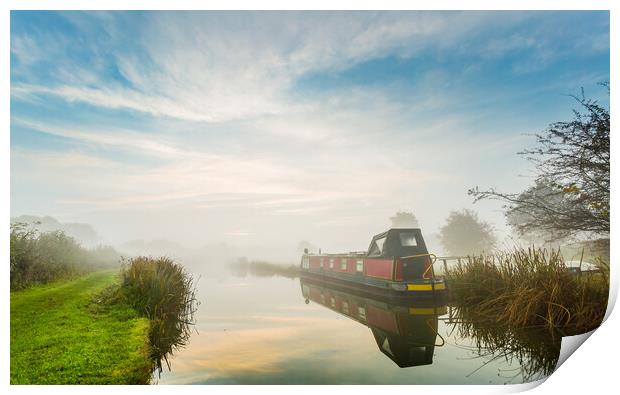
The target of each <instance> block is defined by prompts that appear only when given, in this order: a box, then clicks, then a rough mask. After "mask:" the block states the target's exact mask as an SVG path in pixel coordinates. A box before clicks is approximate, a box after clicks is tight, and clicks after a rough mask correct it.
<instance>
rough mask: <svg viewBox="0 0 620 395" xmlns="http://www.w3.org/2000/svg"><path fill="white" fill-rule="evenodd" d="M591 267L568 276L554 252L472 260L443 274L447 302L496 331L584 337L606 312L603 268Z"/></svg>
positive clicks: (606, 287) (528, 251) (517, 252)
mask: <svg viewBox="0 0 620 395" xmlns="http://www.w3.org/2000/svg"><path fill="white" fill-rule="evenodd" d="M597 267H598V270H597V271H596V272H593V273H592V272H587V273H574V272H571V271H569V270H567V268H566V266H565V264H564V260H563V257H562V254H561V252H560V250H545V249H540V248H538V249H536V248H529V249H519V248H516V249H514V250H513V251H510V252H507V253H496V254H495V255H486V256H484V255H480V256H472V257H468V258H467V259H465V261H464V262H461V263H459V264H457V265H456V266H455V267H454V268H452V269H450V270H449V271H448V275H447V278H448V284H449V292H450V300H451V303H453V304H454V305H455V306H456V307H458V308H460V309H462V310H466V311H467V312H468V313H469V314H473V315H475V316H476V317H478V318H479V319H484V320H486V321H487V322H491V323H494V324H496V325H498V326H504V327H512V328H529V327H546V328H547V329H549V330H553V331H556V330H557V331H560V333H562V334H563V335H573V334H578V333H584V332H587V331H590V330H593V329H595V328H596V327H598V326H599V325H600V324H601V322H602V321H603V318H604V316H605V311H606V309H607V298H608V293H609V265H608V264H607V263H606V262H604V261H602V260H598V261H597Z"/></svg>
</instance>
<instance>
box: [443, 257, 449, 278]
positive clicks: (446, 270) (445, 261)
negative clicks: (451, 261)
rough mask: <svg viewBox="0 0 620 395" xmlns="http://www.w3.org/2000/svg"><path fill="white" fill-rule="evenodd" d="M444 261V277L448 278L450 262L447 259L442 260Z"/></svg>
mask: <svg viewBox="0 0 620 395" xmlns="http://www.w3.org/2000/svg"><path fill="white" fill-rule="evenodd" d="M442 260H443V275H444V276H447V275H448V260H447V259H442Z"/></svg>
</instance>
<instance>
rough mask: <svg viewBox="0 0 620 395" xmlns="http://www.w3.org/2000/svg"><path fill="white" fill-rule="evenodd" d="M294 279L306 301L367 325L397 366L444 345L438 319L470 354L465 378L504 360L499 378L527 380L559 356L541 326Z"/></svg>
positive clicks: (419, 361)
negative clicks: (511, 324) (509, 324)
mask: <svg viewBox="0 0 620 395" xmlns="http://www.w3.org/2000/svg"><path fill="white" fill-rule="evenodd" d="M300 284H301V290H302V295H303V297H304V298H305V300H306V303H309V302H310V301H312V302H314V303H317V304H319V305H321V306H324V307H327V308H328V309H330V310H332V311H335V312H337V313H340V314H342V315H344V316H346V317H347V318H350V319H352V320H354V321H357V322H359V323H361V324H363V325H365V326H367V327H368V328H370V330H371V332H372V334H373V336H374V339H375V342H376V344H377V347H378V348H379V351H381V352H382V353H383V354H384V355H386V356H387V357H388V358H390V359H391V360H392V361H394V363H395V364H396V365H398V366H399V367H401V368H406V367H413V366H421V365H430V364H432V363H433V356H434V354H435V348H436V347H442V346H444V345H445V344H446V340H445V338H444V336H442V335H441V334H440V333H439V330H438V328H439V325H438V323H439V322H440V321H443V323H444V325H445V329H446V332H447V333H445V335H446V337H449V338H452V339H454V344H453V346H456V347H458V348H461V349H464V350H467V351H470V352H471V354H472V355H473V356H472V357H471V358H463V359H462V360H463V361H467V360H469V362H463V363H469V364H471V365H473V366H475V367H474V368H473V369H472V370H471V371H470V372H469V373H468V374H467V375H466V377H470V376H472V375H474V374H476V373H477V372H478V371H479V370H480V369H482V368H484V367H485V366H487V365H489V364H493V363H498V362H499V363H501V362H505V363H506V364H507V365H508V366H507V367H506V368H498V369H497V370H498V376H499V377H501V378H504V379H506V381H505V383H509V382H512V381H513V380H516V379H517V378H519V381H521V382H527V381H532V380H536V379H539V378H543V377H546V376H548V375H550V374H551V373H553V371H554V370H555V367H556V364H557V361H558V358H559V354H560V346H561V336H559V335H558V334H553V333H549V332H548V331H546V330H545V329H544V328H529V329H521V330H515V329H511V328H506V327H502V326H499V325H497V323H490V322H488V320H485V319H483V318H482V317H475V316H473V315H471V314H470V313H469V312H468V311H467V310H464V309H457V308H453V307H448V306H446V305H439V304H429V303H432V302H425V303H426V304H421V302H419V301H415V300H411V301H408V302H407V301H402V302H395V301H393V300H389V299H387V300H381V299H379V298H377V297H376V296H373V295H368V294H365V293H363V292H362V291H360V292H355V291H351V290H350V289H342V288H339V287H337V286H334V285H332V284H328V283H324V282H320V281H316V280H311V279H306V278H301V279H300ZM461 340H462V341H461ZM475 361H479V362H475ZM449 381H450V380H449V379H448V378H447V380H446V382H449Z"/></svg>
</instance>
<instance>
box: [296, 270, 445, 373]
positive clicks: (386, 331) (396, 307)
mask: <svg viewBox="0 0 620 395" xmlns="http://www.w3.org/2000/svg"><path fill="white" fill-rule="evenodd" d="M300 284H301V292H302V295H303V297H304V298H305V299H306V303H310V301H312V302H314V303H318V304H320V305H322V306H325V307H327V308H329V309H330V310H333V311H335V312H337V313H340V314H343V315H345V316H346V317H348V318H350V319H352V320H355V321H357V322H359V323H361V324H363V325H366V326H367V327H369V328H370V330H371V331H372V334H373V336H374V338H375V341H376V342H377V346H378V347H379V350H380V351H381V352H382V353H383V354H385V355H386V356H387V357H388V358H390V359H391V360H392V361H394V363H396V365H398V366H400V367H401V368H406V367H412V366H420V365H430V364H432V363H433V353H434V350H435V347H441V346H443V345H444V343H445V341H444V339H443V338H442V337H441V335H439V334H438V332H437V324H438V316H440V315H443V314H445V313H446V311H447V307H446V306H445V304H442V305H438V304H432V302H426V304H424V305H420V304H416V303H414V302H412V301H409V302H406V301H403V302H393V301H390V300H381V299H379V298H378V297H377V296H370V295H368V294H364V293H362V292H359V293H358V292H355V291H352V290H350V289H346V290H345V289H343V288H339V287H337V286H335V285H333V284H328V283H324V282H320V281H316V280H311V279H307V278H301V279H300ZM354 292H355V293H354ZM395 303H397V304H395Z"/></svg>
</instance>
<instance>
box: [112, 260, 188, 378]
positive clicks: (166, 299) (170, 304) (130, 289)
mask: <svg viewBox="0 0 620 395" xmlns="http://www.w3.org/2000/svg"><path fill="white" fill-rule="evenodd" d="M121 279H122V280H121V285H120V289H119V292H120V294H121V295H122V297H123V298H124V300H125V301H126V302H127V303H128V304H130V305H131V306H133V307H134V308H135V309H136V310H137V311H138V312H139V313H140V314H141V315H143V316H145V317H147V318H148V319H149V320H150V328H149V339H150V344H151V358H152V359H153V360H154V361H155V363H156V364H157V368H158V369H159V371H160V372H161V370H162V361H165V362H166V364H167V366H168V368H170V363H169V361H168V357H169V356H170V355H172V353H173V351H175V350H177V349H179V348H182V347H184V346H185V345H187V343H188V342H189V338H190V336H191V329H192V327H193V325H194V313H195V311H196V309H197V307H198V302H197V299H196V296H195V283H194V279H193V277H192V276H191V275H190V274H189V273H188V272H186V271H185V269H184V268H183V266H181V265H180V264H178V263H176V262H174V261H173V260H172V259H169V258H166V257H161V258H151V257H136V258H133V259H131V260H129V261H128V262H127V263H126V264H125V265H124V267H123V269H122V272H121Z"/></svg>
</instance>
